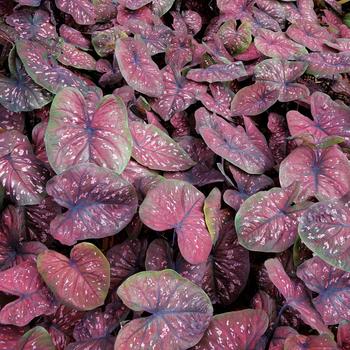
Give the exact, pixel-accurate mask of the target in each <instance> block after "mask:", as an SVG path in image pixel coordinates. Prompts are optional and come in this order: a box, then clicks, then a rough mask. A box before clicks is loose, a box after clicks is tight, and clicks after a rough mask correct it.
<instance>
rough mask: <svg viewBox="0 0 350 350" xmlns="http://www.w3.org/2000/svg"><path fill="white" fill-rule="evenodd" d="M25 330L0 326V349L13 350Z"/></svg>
mask: <svg viewBox="0 0 350 350" xmlns="http://www.w3.org/2000/svg"><path fill="white" fill-rule="evenodd" d="M24 332H25V328H19V327H14V326H4V325H0V349H1V350H13V349H15V348H16V345H17V343H18V340H19V339H20V338H21V336H22V335H23V333H24Z"/></svg>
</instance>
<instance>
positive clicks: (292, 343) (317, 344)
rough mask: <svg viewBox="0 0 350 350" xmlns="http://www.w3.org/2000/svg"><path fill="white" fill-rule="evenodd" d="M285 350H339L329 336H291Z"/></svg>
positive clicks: (285, 344) (287, 340)
mask: <svg viewBox="0 0 350 350" xmlns="http://www.w3.org/2000/svg"><path fill="white" fill-rule="evenodd" d="M283 349H284V350H316V349H324V350H339V348H338V347H337V344H336V342H335V341H334V340H333V339H332V337H331V336H329V335H309V336H305V335H291V336H289V337H288V338H287V339H286V342H285V343H284V348H283Z"/></svg>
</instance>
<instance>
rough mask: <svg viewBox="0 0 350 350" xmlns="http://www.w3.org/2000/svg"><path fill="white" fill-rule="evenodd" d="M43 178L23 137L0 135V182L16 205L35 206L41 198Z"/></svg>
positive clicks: (45, 176)
mask: <svg viewBox="0 0 350 350" xmlns="http://www.w3.org/2000/svg"><path fill="white" fill-rule="evenodd" d="M47 177H48V172H47V170H46V169H45V168H44V167H43V165H42V164H41V163H40V162H39V161H38V160H37V159H36V158H35V156H34V154H33V151H32V148H31V144H30V142H29V140H28V139H27V137H26V136H24V135H22V134H20V133H19V132H18V131H15V130H12V131H6V132H4V133H2V134H1V135H0V181H1V183H2V185H3V186H4V188H5V189H6V193H7V194H9V195H10V197H11V198H12V199H13V200H14V201H15V202H16V203H18V204H19V205H34V204H39V203H40V202H41V200H42V199H43V197H44V196H45V182H46V179H47Z"/></svg>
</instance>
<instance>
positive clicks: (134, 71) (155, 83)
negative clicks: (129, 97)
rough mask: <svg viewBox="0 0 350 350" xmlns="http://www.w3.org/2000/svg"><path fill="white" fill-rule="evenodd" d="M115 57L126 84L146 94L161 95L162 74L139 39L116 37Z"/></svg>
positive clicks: (162, 88) (162, 85) (162, 89)
mask: <svg viewBox="0 0 350 350" xmlns="http://www.w3.org/2000/svg"><path fill="white" fill-rule="evenodd" d="M115 57H116V59H117V61H118V65H119V68H120V71H121V73H122V75H123V77H124V79H125V80H126V82H127V83H128V85H130V86H131V87H132V88H133V89H135V90H136V91H139V92H141V93H143V94H145V95H147V96H151V97H159V96H160V95H162V93H163V91H164V83H163V77H162V74H161V72H160V70H159V68H158V66H157V65H156V64H155V63H154V62H153V61H152V59H151V57H150V55H149V53H148V50H147V47H146V44H145V43H144V42H143V41H142V40H141V39H136V38H124V39H118V40H117V42H116V46H115Z"/></svg>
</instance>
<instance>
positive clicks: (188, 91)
mask: <svg viewBox="0 0 350 350" xmlns="http://www.w3.org/2000/svg"><path fill="white" fill-rule="evenodd" d="M162 75H163V80H164V92H163V94H162V95H161V96H160V97H159V98H157V99H155V100H154V102H153V103H152V109H153V110H154V111H155V112H157V113H158V114H159V115H160V116H161V117H162V118H163V119H164V120H169V119H170V118H171V117H172V116H173V115H174V114H175V113H177V112H182V111H184V110H185V109H187V108H188V107H189V106H191V105H192V104H193V103H195V102H196V99H197V97H200V96H201V95H202V94H203V93H205V92H206V91H207V88H206V86H204V85H202V84H198V83H196V82H193V81H190V80H188V79H186V78H185V77H183V76H182V75H181V74H180V73H179V72H178V71H176V70H175V69H172V68H171V67H170V66H166V67H165V68H164V69H163V70H162Z"/></svg>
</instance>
